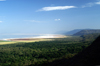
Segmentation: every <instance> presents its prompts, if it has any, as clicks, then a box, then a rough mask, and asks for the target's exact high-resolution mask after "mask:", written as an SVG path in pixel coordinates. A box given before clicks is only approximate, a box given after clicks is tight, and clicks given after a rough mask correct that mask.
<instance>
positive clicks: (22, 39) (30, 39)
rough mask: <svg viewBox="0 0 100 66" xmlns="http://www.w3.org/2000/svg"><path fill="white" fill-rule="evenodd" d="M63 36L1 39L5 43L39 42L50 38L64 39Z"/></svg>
mask: <svg viewBox="0 0 100 66" xmlns="http://www.w3.org/2000/svg"><path fill="white" fill-rule="evenodd" d="M66 37H67V36H65V35H43V36H37V37H30V38H9V39H3V40H5V41H32V40H33V41H34V40H40V39H52V38H66Z"/></svg>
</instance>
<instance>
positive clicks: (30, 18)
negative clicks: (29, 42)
mask: <svg viewBox="0 0 100 66" xmlns="http://www.w3.org/2000/svg"><path fill="white" fill-rule="evenodd" d="M74 29H100V0H0V34H53V33H57V32H59V31H70V30H74Z"/></svg>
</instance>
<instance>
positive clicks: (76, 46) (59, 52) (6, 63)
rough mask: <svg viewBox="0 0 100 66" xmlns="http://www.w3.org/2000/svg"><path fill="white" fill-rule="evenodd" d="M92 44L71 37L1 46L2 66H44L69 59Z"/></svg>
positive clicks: (0, 57) (0, 62) (0, 64)
mask: <svg viewBox="0 0 100 66" xmlns="http://www.w3.org/2000/svg"><path fill="white" fill-rule="evenodd" d="M90 44H91V41H88V42H85V41H84V42H83V41H82V38H81V37H70V38H61V39H60V38H57V39H55V41H41V42H33V43H15V44H9V45H0V66H27V65H30V66H33V65H35V66H44V65H47V64H49V63H51V62H53V61H55V60H59V59H62V58H66V59H69V58H71V57H73V56H74V55H76V54H77V53H79V52H80V51H82V50H83V49H85V48H86V47H88V46H89V45H90Z"/></svg>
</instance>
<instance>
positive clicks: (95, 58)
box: [49, 36, 100, 66]
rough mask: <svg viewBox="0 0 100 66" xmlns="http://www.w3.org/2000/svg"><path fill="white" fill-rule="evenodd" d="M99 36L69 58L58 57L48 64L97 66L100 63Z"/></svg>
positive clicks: (56, 65) (54, 65)
mask: <svg viewBox="0 0 100 66" xmlns="http://www.w3.org/2000/svg"><path fill="white" fill-rule="evenodd" d="M99 60H100V36H99V37H98V38H97V39H96V40H95V41H94V42H93V43H92V44H91V45H90V46H88V47H87V48H86V49H84V50H83V51H82V52H80V53H78V54H77V55H75V56H74V57H72V58H71V59H69V60H67V59H60V60H57V61H56V63H52V64H51V65H49V66H99V65H100V61H99Z"/></svg>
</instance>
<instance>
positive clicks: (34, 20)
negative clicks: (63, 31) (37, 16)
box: [24, 20, 41, 23]
mask: <svg viewBox="0 0 100 66" xmlns="http://www.w3.org/2000/svg"><path fill="white" fill-rule="evenodd" d="M24 21H26V22H37V23H39V22H41V21H36V20H24Z"/></svg>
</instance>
